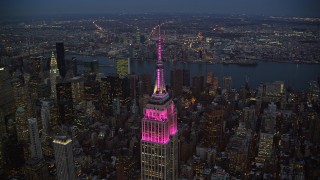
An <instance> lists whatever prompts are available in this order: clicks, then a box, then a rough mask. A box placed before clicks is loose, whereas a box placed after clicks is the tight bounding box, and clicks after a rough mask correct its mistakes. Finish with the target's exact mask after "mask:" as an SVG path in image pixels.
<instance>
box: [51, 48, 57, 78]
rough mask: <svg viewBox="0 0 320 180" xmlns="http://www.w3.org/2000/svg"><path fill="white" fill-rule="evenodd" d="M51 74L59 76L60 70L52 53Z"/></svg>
mask: <svg viewBox="0 0 320 180" xmlns="http://www.w3.org/2000/svg"><path fill="white" fill-rule="evenodd" d="M50 72H51V73H54V74H59V69H58V66H57V59H56V57H55V56H54V53H53V52H52V55H51V61H50Z"/></svg>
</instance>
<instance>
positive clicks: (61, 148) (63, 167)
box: [53, 136, 76, 180]
mask: <svg viewBox="0 0 320 180" xmlns="http://www.w3.org/2000/svg"><path fill="white" fill-rule="evenodd" d="M53 147H54V158H55V161H56V166H57V177H58V179H59V180H61V179H67V180H74V179H76V176H75V168H74V162H73V152H72V140H71V139H70V138H68V137H66V136H55V137H54V140H53Z"/></svg>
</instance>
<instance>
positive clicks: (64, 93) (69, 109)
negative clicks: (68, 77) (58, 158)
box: [56, 82, 74, 124]
mask: <svg viewBox="0 0 320 180" xmlns="http://www.w3.org/2000/svg"><path fill="white" fill-rule="evenodd" d="M56 88H57V101H58V109H59V117H60V118H59V120H60V123H62V124H65V123H72V122H73V115H74V114H73V112H74V111H73V103H72V102H73V101H72V88H71V82H62V83H57V85H56Z"/></svg>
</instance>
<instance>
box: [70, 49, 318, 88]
mask: <svg viewBox="0 0 320 180" xmlns="http://www.w3.org/2000/svg"><path fill="white" fill-rule="evenodd" d="M71 57H76V58H77V60H80V61H91V60H98V61H99V65H112V63H113V61H112V60H110V59H108V58H107V57H104V56H82V55H66V59H71ZM130 65H131V66H130V67H131V72H135V73H136V74H137V75H140V74H143V73H151V74H152V75H153V78H154V70H155V61H135V60H131V63H130ZM164 65H165V66H164V67H165V80H166V82H167V83H169V82H170V70H171V69H174V68H179V69H182V68H184V69H189V70H190V79H191V78H192V77H193V76H195V75H202V76H205V75H206V72H209V71H211V72H213V73H214V74H215V75H217V76H218V78H219V84H220V85H221V79H222V77H223V76H231V77H232V82H233V87H234V88H239V87H241V86H242V85H244V84H245V82H246V78H247V80H248V82H249V86H250V87H253V88H256V87H258V85H259V84H260V83H263V82H273V81H278V80H279V81H283V82H285V85H286V86H291V87H293V88H294V89H297V90H306V89H308V82H309V81H312V80H317V78H318V76H320V64H291V63H278V62H266V61H258V65H257V66H239V65H236V64H229V65H223V64H208V63H192V62H164ZM78 70H79V71H80V72H82V71H83V70H84V68H83V67H78ZM99 72H101V73H104V74H105V75H108V74H113V73H115V72H116V70H115V67H108V66H101V67H99ZM190 82H191V81H190ZM191 83H192V82H191Z"/></svg>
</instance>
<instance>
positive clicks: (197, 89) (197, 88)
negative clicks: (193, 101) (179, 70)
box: [192, 75, 204, 97]
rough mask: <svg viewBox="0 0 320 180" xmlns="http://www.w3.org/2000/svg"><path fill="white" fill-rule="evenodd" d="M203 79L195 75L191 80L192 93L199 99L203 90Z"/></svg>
mask: <svg viewBox="0 0 320 180" xmlns="http://www.w3.org/2000/svg"><path fill="white" fill-rule="evenodd" d="M203 85H204V77H203V76H200V75H197V76H194V77H193V78H192V92H193V94H194V95H195V96H196V97H199V96H200V95H201V93H202V91H203V89H204V86H203Z"/></svg>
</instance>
